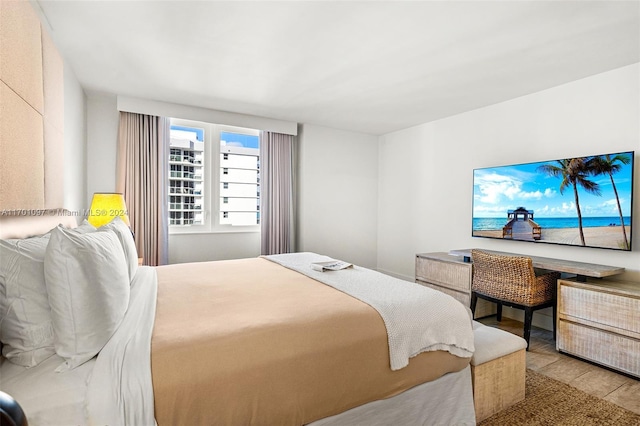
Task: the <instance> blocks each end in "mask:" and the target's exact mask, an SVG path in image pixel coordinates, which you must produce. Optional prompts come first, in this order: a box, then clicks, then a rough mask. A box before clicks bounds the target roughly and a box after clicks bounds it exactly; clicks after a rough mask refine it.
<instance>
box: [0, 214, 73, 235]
mask: <svg viewBox="0 0 640 426" xmlns="http://www.w3.org/2000/svg"><path fill="white" fill-rule="evenodd" d="M26 213H31V212H28V211H25V214H15V215H12V216H1V215H0V239H8V238H27V237H31V236H33V235H40V234H44V233H46V232H49V231H50V230H51V229H52V228H55V227H56V226H58V225H59V224H62V225H63V226H66V227H67V228H75V227H76V226H77V222H76V218H75V217H74V216H72V215H71V213H70V212H69V211H68V210H63V209H51V210H39V211H37V212H34V213H35V214H26Z"/></svg>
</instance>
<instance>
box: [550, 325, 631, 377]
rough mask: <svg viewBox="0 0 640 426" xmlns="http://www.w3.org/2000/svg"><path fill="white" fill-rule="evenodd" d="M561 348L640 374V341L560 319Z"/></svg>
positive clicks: (559, 340)
mask: <svg viewBox="0 0 640 426" xmlns="http://www.w3.org/2000/svg"><path fill="white" fill-rule="evenodd" d="M556 343H557V348H558V350H561V351H564V352H567V353H570V354H572V355H576V356H579V357H583V358H587V359H589V360H591V361H594V362H597V363H599V364H602V365H606V366H609V367H611V368H614V369H616V370H619V371H622V372H625V373H628V374H632V375H634V376H636V377H640V340H637V339H633V338H630V337H626V336H621V335H619V334H617V333H612V332H609V331H605V330H599V329H597V328H593V327H588V326H584V325H581V324H576V323H572V322H569V321H564V320H560V321H558V334H557V342H556Z"/></svg>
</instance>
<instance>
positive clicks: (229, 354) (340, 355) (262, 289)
mask: <svg viewBox="0 0 640 426" xmlns="http://www.w3.org/2000/svg"><path fill="white" fill-rule="evenodd" d="M61 219H62V221H63V223H64V224H65V225H67V226H69V225H71V226H72V225H73V224H74V222H75V218H73V219H74V220H73V221H71V220H69V219H68V217H66V216H64V215H63V216H62V217H55V216H54V218H52V217H45V218H43V219H42V220H36V221H35V222H33V221H32V222H31V223H29V224H26V225H24V224H23V223H22V219H20V218H18V219H16V218H13V219H12V222H11V223H9V224H8V222H7V221H6V220H5V218H2V220H0V236H1V237H2V238H3V239H5V241H6V239H7V237H24V236H26V235H35V234H42V233H44V232H46V231H48V230H49V229H51V228H52V227H54V226H55V224H56V223H58V222H59V221H60V220H61ZM24 221H26V219H25V220H24ZM23 225H24V226H23ZM84 226H85V229H84V230H76V231H68V230H60V229H58V228H62V227H56V228H55V229H54V230H53V231H52V232H51V236H50V237H40V238H48V239H49V240H50V241H53V242H54V243H51V242H49V243H48V244H49V245H53V246H55V244H57V243H58V238H59V235H65V236H68V235H70V237H69V238H77V239H78V240H81V239H83V238H84V239H90V238H94V237H93V236H92V235H93V234H95V231H94V230H91V229H86V228H87V227H86V224H85V225H84ZM80 228H82V226H81V227H80ZM111 231H113V230H111ZM83 232H86V235H85V234H83ZM104 233H105V234H106V233H107V232H106V231H105V232H104ZM116 234H117V233H116ZM78 235H80V236H78ZM88 235H89V236H88ZM116 236H117V237H118V238H120V240H119V241H120V242H121V244H122V246H121V252H122V253H120V254H118V257H117V259H116V260H113V259H112V261H111V262H112V263H113V262H116V261H117V262H124V263H125V264H124V266H122V267H120V268H112V269H113V270H114V271H115V272H114V271H111V270H110V271H108V273H109V274H112V275H109V276H108V277H107V276H106V275H105V279H107V278H108V280H109V281H111V282H110V283H109V286H111V287H117V285H115V284H113V282H115V281H118V280H119V281H118V282H123V280H125V281H126V283H127V289H126V293H127V294H126V307H125V309H124V312H123V313H122V315H120V314H118V315H120V317H119V318H117V321H116V324H115V326H114V327H113V330H111V329H110V325H109V324H110V319H109V318H107V319H106V320H103V321H102V322H101V323H100V324H102V325H101V326H100V330H99V331H100V332H103V331H105V330H107V331H108V334H109V336H108V338H107V339H106V343H103V344H101V345H100V344H99V345H98V346H99V348H98V350H97V352H96V353H93V352H94V351H95V347H96V346H95V344H93V346H92V345H88V346H86V347H84V346H82V345H83V344H84V342H80V343H78V341H77V340H76V341H74V344H76V345H79V346H81V350H75V352H74V351H73V350H72V351H71V352H70V350H69V345H66V346H65V345H64V344H62V345H61V344H60V341H64V340H65V338H66V337H64V336H63V337H61V336H59V334H60V335H62V334H64V333H69V330H68V328H69V327H66V328H64V329H63V328H62V325H61V324H63V323H60V321H58V322H59V324H57V326H58V328H57V329H56V322H55V320H54V321H53V325H54V327H53V328H54V330H55V331H57V334H55V333H54V334H55V336H56V339H54V340H55V344H54V348H55V350H54V351H53V352H51V349H50V348H49V349H48V350H49V352H48V355H47V352H45V353H44V354H43V355H42V357H44V359H42V360H40V361H39V362H38V363H37V365H34V366H31V367H29V368H27V367H25V366H20V365H16V364H15V363H14V362H12V361H10V360H8V359H6V358H5V357H3V358H2V360H1V365H0V389H1V390H3V391H4V392H7V393H9V394H11V395H12V396H13V397H15V398H16V400H17V401H18V402H19V403H20V404H21V406H22V407H23V409H24V410H25V412H26V414H27V417H28V419H29V424H31V425H38V424H70V423H73V424H153V423H154V422H157V424H159V425H165V424H166V425H173V424H220V425H237V424H238V425H240V424H268V425H271V424H279V425H280V424H282V425H301V424H314V425H330V424H335V425H344V424H354V425H355V424H364V423H366V424H381V425H382V424H391V423H394V424H407V425H412V424H475V415H474V409H473V396H472V388H471V375H470V368H469V360H470V357H471V355H472V353H473V334H472V330H471V319H470V317H469V314H468V311H467V310H466V309H465V308H464V307H463V306H462V305H460V304H459V303H458V302H455V301H454V300H453V299H450V298H449V297H448V296H446V295H444V294H442V293H439V292H435V291H433V290H430V289H428V288H426V287H422V286H419V285H417V284H414V283H409V282H405V281H400V280H396V279H393V278H391V277H388V276H385V275H383V274H380V273H377V272H375V271H371V270H368V269H365V268H359V267H357V266H356V267H353V268H349V269H348V270H344V271H336V272H329V273H326V272H325V273H323V272H316V271H313V270H312V269H311V268H310V267H308V266H309V264H310V262H312V261H319V260H326V258H324V257H322V256H320V255H317V254H314V253H296V254H292V255H280V256H272V257H259V258H255V259H238V260H232V261H217V262H201V263H189V264H180V265H168V266H161V267H157V268H152V267H144V266H140V267H138V266H137V256H136V255H135V253H133V254H132V253H130V252H129V253H127V249H126V242H125V240H126V238H127V236H126V233H124V234H119V235H116ZM101 237H102V236H101ZM95 238H97V237H95ZM105 238H106V236H105ZM112 240H113V241H118V240H117V239H116V238H113V239H112ZM14 241H15V240H14ZM3 243H4V241H3ZM114 244H115V243H114ZM48 250H49V251H53V248H51V247H49V246H48ZM62 251H63V252H64V253H63V254H64V256H69V257H72V256H71V255H70V254H69V253H70V252H71V251H70V250H68V249H67V250H62ZM63 254H60V256H61V257H62V256H63ZM47 256H53V255H51V254H50V253H49V254H47ZM134 258H135V267H134V265H133V264H132V262H131V259H134ZM46 259H47V260H46V261H47V262H50V261H51V263H53V260H50V258H49V257H47V258H46ZM62 259H63V260H64V262H65V265H67V264H68V262H70V260H69V259H67V258H66V257H62ZM83 259H84V258H82V259H81V260H82V261H83V262H85V261H86V259H84V260H83ZM114 259H115V258H114ZM43 262H44V260H43ZM89 262H90V261H89ZM47 265H48V264H47ZM48 268H49V269H47V271H48V272H47V273H49V274H52V272H51V270H50V269H51V268H53V267H48ZM85 273H86V271H85ZM100 273H102V274H106V273H107V272H106V271H104V270H102V269H99V270H98V275H99V274H100ZM113 274H115V276H117V277H116V278H114V275H113ZM118 274H119V275H118ZM314 274H315V275H314ZM49 276H50V275H47V279H49ZM91 277H92V278H91V279H89V278H86V280H87V281H93V280H94V278H93V275H91ZM127 277H128V279H127ZM67 278H69V277H67ZM0 279H2V276H0ZM95 280H96V281H99V280H100V279H99V278H96V279H95ZM71 281H73V280H71ZM76 281H78V280H76ZM47 284H48V283H47ZM97 286H98V287H99V285H97ZM71 287H73V286H71ZM369 287H370V288H369ZM376 289H377V290H376ZM388 289H393V290H392V291H388ZM72 290H73V289H72V288H71V290H70V291H72ZM47 291H48V292H49V293H51V292H52V289H51V288H50V287H47ZM55 291H58V290H53V292H54V294H53V295H51V294H49V295H48V299H49V300H50V303H51V312H52V315H54V316H55V314H54V313H55V312H57V311H56V309H57V310H59V309H60V308H59V307H56V303H57V302H56V297H57V296H56V295H55ZM107 291H112V289H110V288H109V289H107ZM376 291H377V293H376ZM385 291H386V293H385ZM370 293H374V294H373V295H372V294H370ZM101 297H104V300H106V301H107V302H105V303H107V304H115V302H113V301H117V300H125V298H124V296H122V297H121V296H120V295H116V296H113V295H111V294H106V295H105V296H101ZM111 298H113V299H111ZM94 299H95V298H94ZM92 300H93V299H92ZM70 309H77V307H75V308H73V307H72V308H70ZM93 309H94V310H93V311H92V312H90V313H89V314H92V315H93V316H96V315H98V314H97V312H99V311H100V309H102V307H101V306H97V307H95V308H93ZM118 309H120V308H118ZM121 310H122V309H121ZM81 314H83V312H80V315H81ZM84 314H87V312H84ZM118 315H116V317H117V316H118ZM98 316H99V315H98ZM92 320H93V318H90V317H89V318H88V319H87V322H90V321H92ZM427 323H429V324H427ZM80 328H81V327H80ZM67 337H68V336H67ZM91 338H93V337H91ZM3 342H4V340H3ZM5 346H6V345H5ZM74 348H75V347H74ZM5 352H6V347H5V348H3V353H5ZM56 370H58V371H56Z"/></svg>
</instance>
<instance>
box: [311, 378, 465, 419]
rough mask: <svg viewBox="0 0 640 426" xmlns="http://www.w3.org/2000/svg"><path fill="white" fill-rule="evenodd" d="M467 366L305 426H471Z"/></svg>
mask: <svg viewBox="0 0 640 426" xmlns="http://www.w3.org/2000/svg"><path fill="white" fill-rule="evenodd" d="M475 424H476V415H475V410H474V406H473V390H472V386H471V367H470V366H467V367H466V368H465V369H464V370H462V371H458V372H457V373H448V374H445V375H444V376H442V377H440V378H439V379H437V380H434V381H432V382H426V383H423V384H421V385H418V386H415V387H413V388H411V389H409V390H407V391H405V392H403V393H401V394H399V395H396V396H394V397H392V398H387V399H381V400H378V401H372V402H369V403H367V404H364V405H360V406H359V407H355V408H352V409H350V410H347V411H345V412H344V413H340V414H336V415H335V416H331V417H325V418H324V419H320V420H318V421H315V422H313V423H310V424H309V426H362V425H367V426H389V425H393V426H418V425H424V426H436V425H442V426H452V425H456V426H462V425H465V426H466V425H475Z"/></svg>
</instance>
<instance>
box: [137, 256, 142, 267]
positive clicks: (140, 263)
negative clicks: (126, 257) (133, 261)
mask: <svg viewBox="0 0 640 426" xmlns="http://www.w3.org/2000/svg"><path fill="white" fill-rule="evenodd" d="M138 266H142V258H141V257H139V258H138Z"/></svg>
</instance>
